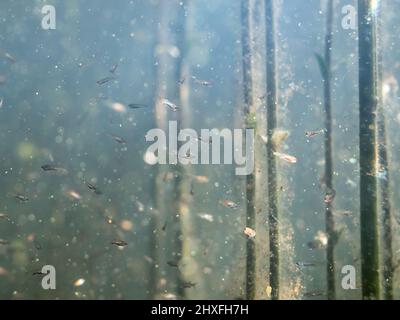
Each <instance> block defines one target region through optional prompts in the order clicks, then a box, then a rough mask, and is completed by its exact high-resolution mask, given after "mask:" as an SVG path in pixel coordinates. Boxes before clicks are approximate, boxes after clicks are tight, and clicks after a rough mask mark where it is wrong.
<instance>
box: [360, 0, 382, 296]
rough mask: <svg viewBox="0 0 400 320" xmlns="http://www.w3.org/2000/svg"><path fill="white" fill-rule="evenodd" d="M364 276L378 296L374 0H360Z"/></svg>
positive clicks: (366, 287) (368, 291)
mask: <svg viewBox="0 0 400 320" xmlns="http://www.w3.org/2000/svg"><path fill="white" fill-rule="evenodd" d="M358 32H359V95H360V97H359V103H360V224H361V273H362V274H361V277H362V280H361V281H362V296H363V298H364V299H379V296H380V279H379V248H378V216H377V182H376V177H375V172H376V168H377V157H376V155H377V154H376V111H377V79H376V72H375V70H376V30H375V22H374V19H373V18H372V0H359V1H358Z"/></svg>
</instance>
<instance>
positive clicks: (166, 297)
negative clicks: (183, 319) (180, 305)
mask: <svg viewBox="0 0 400 320" xmlns="http://www.w3.org/2000/svg"><path fill="white" fill-rule="evenodd" d="M161 298H162V299H164V300H177V299H178V298H177V296H176V295H175V294H173V293H170V292H166V293H163V294H162V295H161Z"/></svg>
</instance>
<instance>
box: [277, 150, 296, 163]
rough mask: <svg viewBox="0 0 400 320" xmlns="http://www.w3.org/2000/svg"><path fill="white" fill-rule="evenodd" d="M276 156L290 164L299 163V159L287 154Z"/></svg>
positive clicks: (278, 153)
mask: <svg viewBox="0 0 400 320" xmlns="http://www.w3.org/2000/svg"><path fill="white" fill-rule="evenodd" d="M274 156H276V157H278V158H279V159H281V160H284V161H286V162H289V163H297V158H296V157H293V156H290V155H288V154H285V153H280V152H274Z"/></svg>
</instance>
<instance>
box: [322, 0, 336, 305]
mask: <svg viewBox="0 0 400 320" xmlns="http://www.w3.org/2000/svg"><path fill="white" fill-rule="evenodd" d="M333 2H334V1H333V0H329V1H328V7H327V19H326V35H325V53H324V61H325V68H326V72H325V77H324V79H323V80H324V108H325V139H324V146H325V183H326V188H327V192H332V190H333V157H332V98H331V90H332V89H331V80H332V40H333V39H332V38H333V34H332V25H333ZM325 230H326V234H327V237H328V243H327V248H326V251H327V252H326V258H327V269H326V275H327V288H328V292H327V293H328V295H327V296H328V299H329V300H334V299H335V297H336V292H335V252H334V251H335V242H336V236H335V222H334V218H333V213H332V203H331V202H329V203H325Z"/></svg>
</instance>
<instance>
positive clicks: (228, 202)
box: [219, 199, 239, 209]
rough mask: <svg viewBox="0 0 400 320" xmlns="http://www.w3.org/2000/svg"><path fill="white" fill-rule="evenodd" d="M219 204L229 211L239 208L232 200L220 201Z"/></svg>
mask: <svg viewBox="0 0 400 320" xmlns="http://www.w3.org/2000/svg"><path fill="white" fill-rule="evenodd" d="M219 203H221V204H222V205H223V206H225V207H227V208H229V209H237V208H239V205H238V204H237V203H235V202H233V201H232V200H224V199H222V200H220V201H219Z"/></svg>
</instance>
